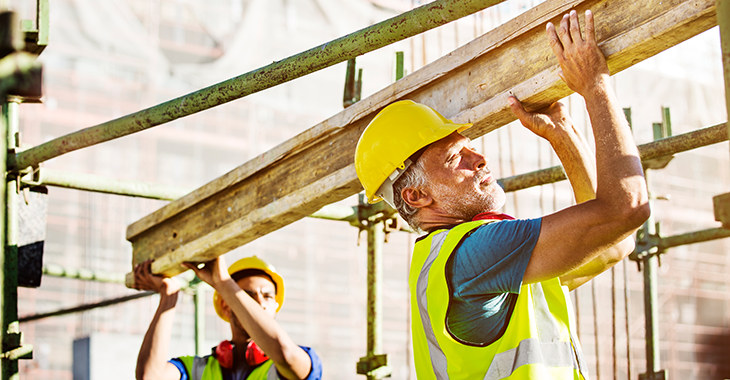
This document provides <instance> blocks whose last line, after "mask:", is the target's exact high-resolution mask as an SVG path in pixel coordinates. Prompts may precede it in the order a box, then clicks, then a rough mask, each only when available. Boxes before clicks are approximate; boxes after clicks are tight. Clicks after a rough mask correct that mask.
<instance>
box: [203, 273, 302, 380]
mask: <svg viewBox="0 0 730 380" xmlns="http://www.w3.org/2000/svg"><path fill="white" fill-rule="evenodd" d="M216 290H217V291H218V293H219V294H220V295H221V297H223V300H224V301H225V302H226V304H227V305H229V307H230V308H231V310H232V311H233V314H234V316H235V317H236V318H238V320H239V321H240V322H241V325H242V326H243V328H244V329H245V330H246V332H247V333H248V335H249V336H250V337H251V338H252V339H253V340H254V341H255V342H256V344H257V345H258V346H259V347H260V348H261V349H262V350H263V351H264V352H265V353H266V355H267V356H268V357H269V358H270V359H271V360H272V361H273V362H274V364H275V365H276V367H277V369H278V370H279V372H280V373H281V374H282V375H284V376H285V377H287V378H289V379H301V378H304V377H306V376H307V375H308V374H309V370H310V367H311V363H310V359H309V355H307V353H306V352H304V350H302V349H301V347H299V346H298V345H296V343H294V341H293V340H292V339H291V337H289V334H287V333H286V331H284V329H282V328H281V325H279V323H278V322H276V320H274V319H273V318H272V317H271V316H269V315H268V314H267V313H266V311H264V309H263V308H262V307H261V306H260V305H259V304H258V303H257V302H256V301H254V300H253V299H252V298H251V297H250V296H249V295H248V294H246V293H245V292H244V291H243V290H241V288H240V287H239V286H238V285H237V284H236V283H235V281H233V280H232V279H229V280H226V281H225V282H223V283H222V284H221V285H220V286H218V287H217V288H216Z"/></svg>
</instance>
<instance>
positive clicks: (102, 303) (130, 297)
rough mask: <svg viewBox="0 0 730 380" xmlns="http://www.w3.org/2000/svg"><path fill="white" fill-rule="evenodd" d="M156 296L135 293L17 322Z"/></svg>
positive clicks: (149, 293)
mask: <svg viewBox="0 0 730 380" xmlns="http://www.w3.org/2000/svg"><path fill="white" fill-rule="evenodd" d="M155 294H157V292H151V291H147V292H141V293H135V294H131V295H128V296H123V297H118V298H112V299H108V300H104V301H99V302H94V303H87V304H83V305H79V306H74V307H70V308H66V309H60V310H56V311H52V312H49V313H40V314H33V315H26V316H23V317H20V318H19V319H18V320H19V322H31V321H37V320H39V319H43V318H49V317H57V316H61V315H67V314H73V313H79V312H82V311H88V310H92V309H96V308H100V307H106V306H111V305H116V304H120V303H123V302H128V301H133V300H136V299H139V298H144V297H149V296H152V295H155Z"/></svg>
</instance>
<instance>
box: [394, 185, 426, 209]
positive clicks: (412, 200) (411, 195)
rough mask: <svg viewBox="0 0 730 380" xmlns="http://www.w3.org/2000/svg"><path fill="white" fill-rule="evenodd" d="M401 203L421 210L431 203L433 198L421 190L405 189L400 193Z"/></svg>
mask: <svg viewBox="0 0 730 380" xmlns="http://www.w3.org/2000/svg"><path fill="white" fill-rule="evenodd" d="M400 195H401V197H402V198H403V201H404V202H406V204H408V205H409V206H411V207H415V208H422V207H426V206H428V205H430V204H431V203H433V198H431V196H430V195H429V194H428V193H426V192H424V191H423V190H419V189H414V188H412V187H406V188H405V189H403V190H401V192H400Z"/></svg>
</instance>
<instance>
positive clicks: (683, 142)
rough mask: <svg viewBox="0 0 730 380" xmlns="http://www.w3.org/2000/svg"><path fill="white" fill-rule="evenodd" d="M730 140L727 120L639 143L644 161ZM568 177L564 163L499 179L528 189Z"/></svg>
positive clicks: (506, 185)
mask: <svg viewBox="0 0 730 380" xmlns="http://www.w3.org/2000/svg"><path fill="white" fill-rule="evenodd" d="M727 140H728V133H727V128H726V126H725V123H722V124H717V125H715V126H712V127H707V128H702V129H698V130H696V131H692V132H688V133H683V134H681V135H677V136H672V137H667V138H664V139H661V140H657V141H654V142H650V143H647V144H642V145H639V147H638V148H639V154H640V155H641V160H642V161H648V160H651V159H654V158H659V157H663V156H669V155H672V154H675V153H681V152H686V151H688V150H692V149H697V148H701V147H703V146H707V145H712V144H717V143H720V142H723V141H727ZM565 179H567V177H566V176H565V172H564V171H563V167H562V166H553V167H551V168H547V169H541V170H536V171H533V172H529V173H525V174H519V175H515V176H512V177H507V178H502V179H500V180H498V181H497V182H499V184H500V185H501V186H502V188H504V191H505V192H511V191H517V190H522V189H527V188H529V187H534V186H540V185H546V184H549V183H554V182H560V181H563V180H565Z"/></svg>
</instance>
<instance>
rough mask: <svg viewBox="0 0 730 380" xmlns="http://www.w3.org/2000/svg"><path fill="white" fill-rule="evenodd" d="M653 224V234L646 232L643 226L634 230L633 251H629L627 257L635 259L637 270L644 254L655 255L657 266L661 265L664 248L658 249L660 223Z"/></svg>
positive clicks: (660, 237)
mask: <svg viewBox="0 0 730 380" xmlns="http://www.w3.org/2000/svg"><path fill="white" fill-rule="evenodd" d="M655 226H656V227H655V228H656V233H655V234H647V233H646V228H645V227H641V228H639V230H638V231H636V246H635V247H634V252H631V254H630V255H629V259H631V260H633V261H636V265H637V266H638V269H639V271H641V262H642V260H643V259H644V257H646V256H652V255H655V256H657V259H658V260H659V266H661V263H662V262H661V255H662V254H663V253H664V250H663V249H659V244H660V243H661V240H662V236H661V233H660V223H659V222H657V223H656V224H655Z"/></svg>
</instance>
